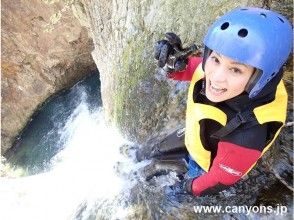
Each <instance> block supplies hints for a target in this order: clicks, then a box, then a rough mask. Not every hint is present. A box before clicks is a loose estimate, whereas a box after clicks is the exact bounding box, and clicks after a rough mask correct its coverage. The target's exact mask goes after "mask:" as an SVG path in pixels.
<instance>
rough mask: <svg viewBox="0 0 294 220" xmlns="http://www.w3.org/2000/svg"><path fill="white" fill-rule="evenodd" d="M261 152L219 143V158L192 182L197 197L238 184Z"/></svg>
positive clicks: (193, 191)
mask: <svg viewBox="0 0 294 220" xmlns="http://www.w3.org/2000/svg"><path fill="white" fill-rule="evenodd" d="M260 156H261V151H259V150H256V149H249V148H247V147H243V146H240V145H236V144H232V143H229V142H219V144H218V150H217V156H216V157H215V159H214V161H213V164H212V166H211V168H210V170H209V171H208V172H207V173H205V174H203V175H202V176H200V177H198V178H195V179H194V180H193V182H192V193H193V194H194V195H196V196H201V195H205V194H209V192H210V191H212V192H213V191H214V188H220V189H223V188H226V187H227V186H229V185H232V184H234V183H236V182H237V181H238V180H239V179H240V178H241V177H242V176H243V175H244V174H245V173H246V172H247V171H248V170H249V169H250V168H251V167H252V165H253V164H254V163H256V161H257V160H258V159H259V158H260Z"/></svg>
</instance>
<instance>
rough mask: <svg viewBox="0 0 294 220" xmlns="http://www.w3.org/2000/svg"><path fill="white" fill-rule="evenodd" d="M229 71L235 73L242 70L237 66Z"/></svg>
mask: <svg viewBox="0 0 294 220" xmlns="http://www.w3.org/2000/svg"><path fill="white" fill-rule="evenodd" d="M231 71H232V72H233V73H237V74H240V73H242V71H241V70H240V69H239V68H235V67H233V68H231Z"/></svg>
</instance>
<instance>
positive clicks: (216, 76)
mask: <svg viewBox="0 0 294 220" xmlns="http://www.w3.org/2000/svg"><path fill="white" fill-rule="evenodd" d="M210 78H211V80H213V81H215V82H224V81H225V80H226V70H225V69H224V68H223V67H218V68H216V69H214V71H213V72H212V73H211V77H210Z"/></svg>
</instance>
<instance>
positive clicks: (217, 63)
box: [205, 51, 254, 102]
mask: <svg viewBox="0 0 294 220" xmlns="http://www.w3.org/2000/svg"><path fill="white" fill-rule="evenodd" d="M253 71H254V68H253V67H251V66H249V65H245V64H242V63H239V62H236V61H234V60H232V59H230V58H228V57H226V56H224V55H221V54H219V53H217V52H215V51H213V52H212V53H211V54H210V56H209V57H208V58H207V60H206V63H205V78H206V88H205V93H206V96H207V98H208V99H209V100H210V101H212V102H221V101H225V100H228V99H231V98H233V97H235V96H237V95H240V94H241V93H242V92H243V91H244V90H245V86H246V85H247V83H248V81H249V79H250V77H251V75H252V74H253Z"/></svg>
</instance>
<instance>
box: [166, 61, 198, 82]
mask: <svg viewBox="0 0 294 220" xmlns="http://www.w3.org/2000/svg"><path fill="white" fill-rule="evenodd" d="M201 62H202V57H193V56H191V57H189V58H188V64H187V66H186V69H185V70H183V71H180V72H172V73H168V78H170V79H173V80H180V81H191V80H192V76H193V73H194V72H195V70H196V68H197V67H198V65H199V64H200V63H201Z"/></svg>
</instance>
